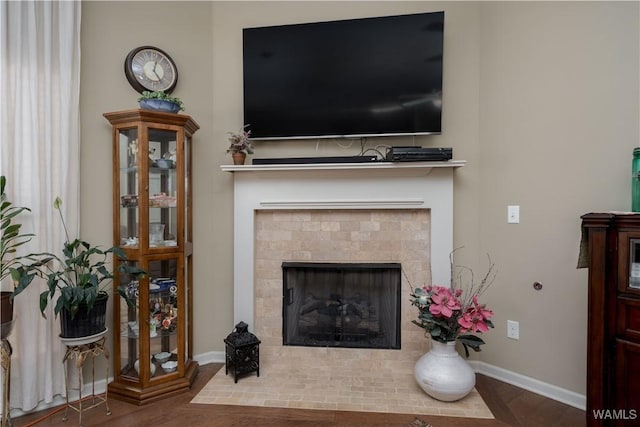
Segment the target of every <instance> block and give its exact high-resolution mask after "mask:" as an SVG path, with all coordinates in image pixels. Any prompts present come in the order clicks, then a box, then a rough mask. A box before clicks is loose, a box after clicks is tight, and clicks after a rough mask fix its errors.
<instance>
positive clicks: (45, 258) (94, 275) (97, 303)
mask: <svg viewBox="0 0 640 427" xmlns="http://www.w3.org/2000/svg"><path fill="white" fill-rule="evenodd" d="M61 205H62V201H61V200H60V198H59V197H58V198H56V200H55V202H54V208H55V209H56V210H57V211H58V213H59V214H60V219H61V221H62V226H63V227H64V231H65V236H66V241H65V244H64V247H63V249H62V256H59V255H55V254H51V253H48V252H43V253H36V254H29V255H26V256H25V257H24V258H25V259H26V260H28V261H30V264H26V265H20V266H18V267H16V268H11V274H12V277H13V279H14V280H15V281H16V282H17V287H16V288H15V291H14V296H17V295H18V294H20V293H21V292H22V291H24V290H25V289H26V288H27V287H28V286H29V285H30V284H31V283H32V281H33V279H34V278H35V277H40V278H43V279H45V280H46V281H47V287H48V289H47V290H45V291H43V292H42V293H41V294H40V312H41V313H42V316H43V317H45V318H46V316H45V309H46V308H47V306H48V304H49V301H50V300H51V301H53V300H54V299H55V306H54V313H55V315H56V316H57V315H58V314H60V329H61V334H60V336H61V337H62V338H78V337H85V336H92V335H97V334H101V333H104V332H105V331H106V327H105V316H106V308H107V300H108V298H109V294H108V293H107V292H106V290H105V289H104V287H105V285H106V286H108V283H109V282H110V281H111V280H112V279H113V277H114V276H113V273H112V272H111V271H110V270H108V269H107V258H108V256H109V255H110V254H113V256H116V257H118V258H120V259H126V255H125V254H124V252H123V251H122V250H121V249H120V248H118V247H115V246H114V247H111V248H109V249H106V250H102V249H100V248H99V247H97V246H92V245H91V244H90V243H88V242H87V241H85V240H81V239H78V238H76V239H74V240H71V239H70V238H69V233H68V230H67V226H66V224H65V222H64V217H63V216H62V211H61V209H60V206H61ZM118 270H119V271H121V272H124V273H127V274H131V275H134V276H141V275H143V274H144V271H142V270H140V269H139V268H138V267H135V266H133V265H129V264H128V263H126V262H123V263H120V264H119V267H118Z"/></svg>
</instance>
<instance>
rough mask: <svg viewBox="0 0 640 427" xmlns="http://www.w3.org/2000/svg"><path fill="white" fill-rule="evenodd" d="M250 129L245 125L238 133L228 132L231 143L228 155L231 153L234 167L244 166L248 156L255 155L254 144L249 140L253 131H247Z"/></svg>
mask: <svg viewBox="0 0 640 427" xmlns="http://www.w3.org/2000/svg"><path fill="white" fill-rule="evenodd" d="M248 127H249V125H244V126H243V127H242V131H240V132H238V133H234V132H227V133H228V134H229V142H230V145H229V148H228V149H227V153H231V157H232V158H233V164H234V165H244V161H245V159H246V157H247V154H253V144H252V142H251V141H250V140H249V136H250V135H251V131H250V130H247V128H248Z"/></svg>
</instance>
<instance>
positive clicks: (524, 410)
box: [13, 363, 586, 427]
mask: <svg viewBox="0 0 640 427" xmlns="http://www.w3.org/2000/svg"><path fill="white" fill-rule="evenodd" d="M222 367H224V365H223V364H219V363H213V364H209V365H204V366H201V367H200V373H199V374H198V377H197V378H196V380H195V382H194V384H193V387H192V388H191V390H190V391H189V392H187V393H183V394H181V395H179V396H176V397H172V398H168V399H164V400H161V401H159V402H156V403H153V404H149V405H145V406H136V405H132V404H129V403H125V402H121V401H119V400H115V399H109V407H110V409H111V415H109V416H107V415H106V414H105V409H104V406H98V407H97V408H94V409H91V410H89V411H87V412H85V413H84V414H83V415H82V421H83V423H82V424H83V425H84V426H127V427H128V426H136V427H137V426H163V427H164V426H176V427H178V426H179V427H186V426H214V427H241V426H242V427H244V426H252V427H253V426H256V427H258V426H259V427H276V426H277V427H403V426H405V425H406V424H409V423H411V422H412V421H413V420H414V419H415V418H416V417H415V416H414V415H406V414H379V413H365V412H344V411H314V410H301V409H300V410H299V409H279V408H257V407H246V406H218V405H195V404H190V403H189V402H190V401H191V399H193V397H194V396H195V395H196V394H197V393H198V391H199V390H200V389H201V388H202V387H204V385H205V384H207V382H208V381H209V379H211V377H213V375H214V374H215V373H216V372H217V371H218V369H220V368H222ZM476 388H477V389H478V391H479V392H480V394H481V395H482V397H483V399H484V400H485V402H486V403H487V406H489V408H490V409H491V411H492V412H493V414H494V416H495V417H496V419H495V420H486V419H471V418H458V417H439V416H427V415H421V416H420V417H419V418H420V419H421V420H422V421H425V422H427V423H430V424H431V425H432V426H433V427H449V426H451V427H471V426H473V427H485V426H486V427H490V426H491V427H493V426H495V427H498V426H531V427H533V426H535V427H539V426H545V427H551V426H558V427H574V426H576V427H577V426H584V425H585V424H586V420H585V413H584V411H581V410H579V409H576V408H573V407H571V406H567V405H564V404H562V403H559V402H556V401H554V400H551V399H547V398H545V397H542V396H540V395H537V394H535V393H531V392H528V391H526V390H522V389H520V388H518V387H514V386H512V385H509V384H506V383H503V382H501V381H498V380H495V379H492V378H489V377H486V376H484V375H480V374H478V375H477V381H476ZM63 414H64V407H59V408H54V409H50V410H47V411H42V412H37V413H32V414H28V415H25V416H22V417H20V418H16V419H14V420H13V425H14V426H30V425H36V426H61V427H62V426H64V427H69V426H75V425H77V421H78V414H77V413H76V412H74V411H72V410H69V420H67V421H66V422H64V421H62V416H63Z"/></svg>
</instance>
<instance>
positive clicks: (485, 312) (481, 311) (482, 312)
mask: <svg viewBox="0 0 640 427" xmlns="http://www.w3.org/2000/svg"><path fill="white" fill-rule="evenodd" d="M472 299H473V309H472V310H473V313H474V314H476V315H477V316H479V317H480V318H482V320H489V319H491V318H492V317H493V311H492V310H489V309H488V308H486V307H487V306H486V304H480V303H479V302H478V296H477V295H474V296H473V298H472Z"/></svg>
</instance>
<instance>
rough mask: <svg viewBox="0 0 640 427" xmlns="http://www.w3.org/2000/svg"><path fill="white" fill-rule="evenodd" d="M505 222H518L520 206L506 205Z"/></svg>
mask: <svg viewBox="0 0 640 427" xmlns="http://www.w3.org/2000/svg"><path fill="white" fill-rule="evenodd" d="M507 222H508V223H509V224H519V223H520V206H517V205H510V206H507Z"/></svg>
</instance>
